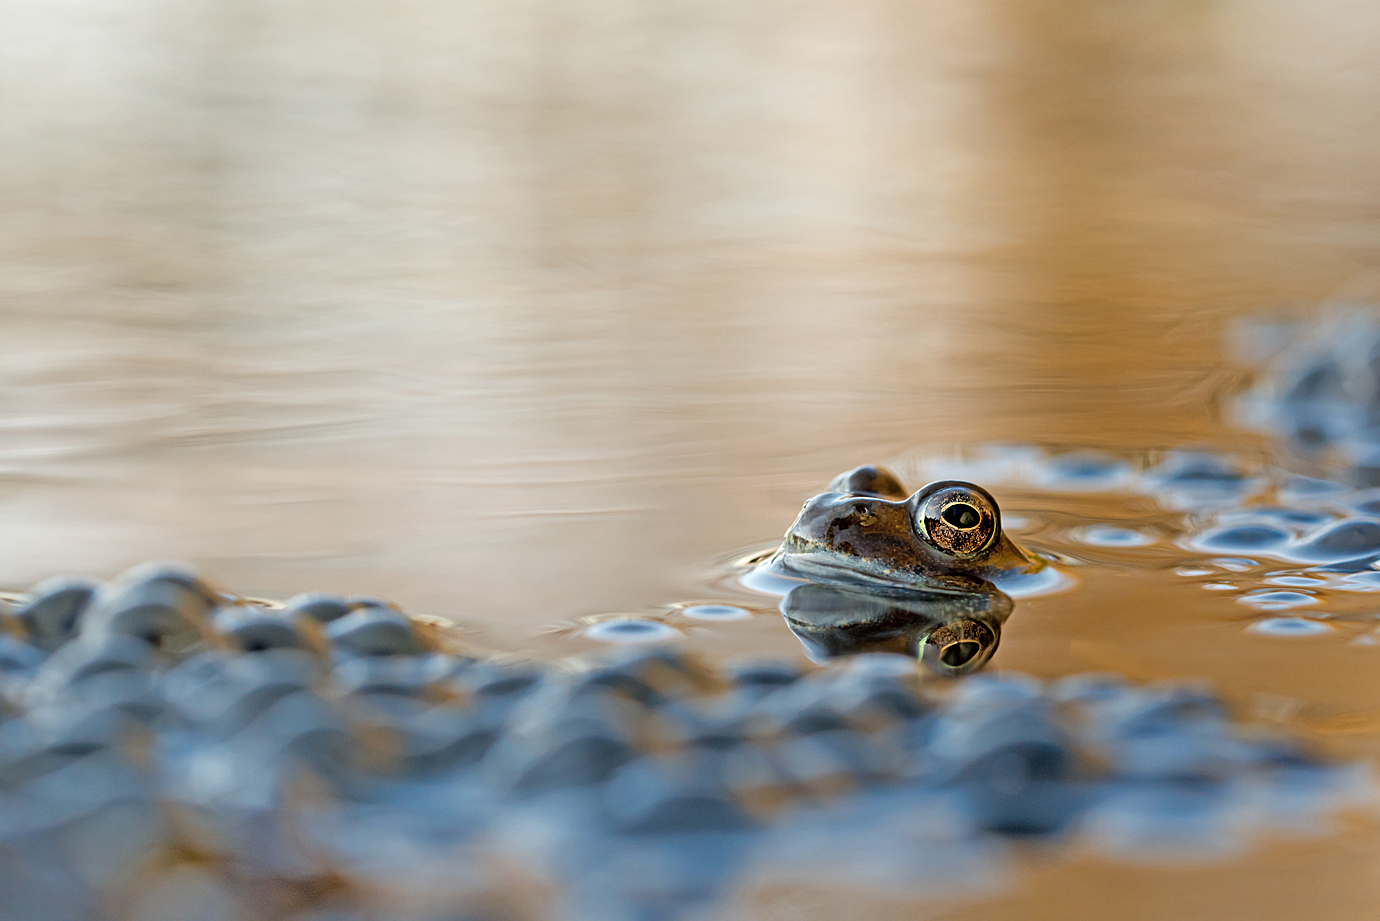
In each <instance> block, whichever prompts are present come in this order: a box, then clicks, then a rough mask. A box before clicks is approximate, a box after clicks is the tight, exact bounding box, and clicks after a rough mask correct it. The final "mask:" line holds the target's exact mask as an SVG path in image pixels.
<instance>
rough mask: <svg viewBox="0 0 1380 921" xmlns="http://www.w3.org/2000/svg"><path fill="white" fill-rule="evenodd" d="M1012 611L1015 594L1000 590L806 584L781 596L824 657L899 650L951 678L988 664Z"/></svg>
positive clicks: (790, 621) (796, 629) (813, 653)
mask: <svg viewBox="0 0 1380 921" xmlns="http://www.w3.org/2000/svg"><path fill="white" fill-rule="evenodd" d="M1011 609H1012V602H1011V599H1010V598H1009V597H1008V596H1007V595H1005V594H1003V593H1002V592H1001V591H999V590H997V589H996V588H992V589H991V590H990V591H987V592H972V593H969V594H961V595H955V594H951V593H940V592H927V591H922V590H917V589H892V590H886V589H881V590H877V589H874V590H871V591H863V590H859V589H856V588H845V587H843V586H838V585H824V584H821V583H817V582H804V583H801V584H800V585H797V586H796V587H795V588H793V589H791V590H790V591H789V592H787V593H786V597H784V598H782V599H781V613H782V614H783V615H785V618H786V625H787V626H789V627H790V628H791V632H792V633H794V634H795V635H796V636H797V637H799V638H800V641H801V642H802V643H803V644H805V648H806V650H807V651H808V652H809V654H810V657H811V658H813V659H815V660H817V661H819V660H823V659H828V658H833V657H835V656H847V655H856V654H857V653H862V652H894V653H900V654H902V655H908V656H912V657H915V658H917V659H919V660H920V661H921V662H922V663H923V664H924V665H925V666H926V667H927V668H928V669H929V670H930V671H932V672H935V673H936V674H940V675H944V676H957V675H964V674H967V673H968V672H973V671H977V670H978V669H980V668H982V667H983V666H984V665H986V664H987V660H988V659H990V658H992V654H993V653H994V652H996V649H997V644H998V643H1000V642H1001V628H1002V624H1003V623H1005V622H1006V618H1007V617H1008V616H1009V615H1010V613H1011Z"/></svg>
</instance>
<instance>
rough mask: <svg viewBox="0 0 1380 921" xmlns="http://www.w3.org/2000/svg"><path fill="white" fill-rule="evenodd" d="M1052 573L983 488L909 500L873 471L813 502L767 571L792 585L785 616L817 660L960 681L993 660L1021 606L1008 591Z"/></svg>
mask: <svg viewBox="0 0 1380 921" xmlns="http://www.w3.org/2000/svg"><path fill="white" fill-rule="evenodd" d="M1045 566H1046V564H1045V561H1044V560H1042V559H1040V558H1039V557H1036V556H1033V555H1032V554H1029V553H1027V552H1026V551H1025V550H1023V549H1022V548H1021V547H1020V546H1018V545H1017V544H1016V543H1015V541H1013V540H1012V539H1011V538H1010V537H1008V536H1007V535H1006V534H1005V533H1004V532H1003V531H1002V527H1001V509H1000V507H999V506H998V505H997V501H996V499H995V498H993V497H992V494H991V493H989V492H988V491H987V490H985V489H983V488H982V487H981V486H978V485H977V484H975V483H969V482H965V481H962V480H939V481H936V482H933V483H930V484H928V485H927V486H924V487H922V488H920V489H918V490H916V491H915V492H914V493H911V492H908V491H907V490H906V488H905V487H904V486H903V485H902V482H901V480H900V478H899V477H897V476H896V474H894V473H892V472H891V471H890V470H887V469H886V468H885V467H881V466H877V465H874V464H866V465H863V466H860V467H855V468H854V469H852V470H849V471H846V472H844V473H841V474H839V475H838V476H837V477H835V478H834V480H833V482H831V483H830V484H829V487H828V489H827V490H826V491H825V492H823V493H821V494H819V495H817V496H815V497H813V498H811V499H810V500H808V501H807V502H806V503H805V505H804V507H803V508H802V509H801V511H800V514H799V515H798V516H797V517H796V520H795V522H794V523H793V524H792V525H791V527H790V530H789V531H787V532H786V536H785V538H784V539H783V540H782V542H781V545H780V547H779V548H778V549H777V550H776V552H775V553H774V554H772V555H771V557H770V558H769V559H767V560H766V561H765V562H764V563H763V564H761V567H760V568H761V569H763V570H764V571H767V572H769V573H770V574H771V576H772V577H773V578H774V579H776V580H777V584H782V585H785V586H786V589H785V592H784V597H783V598H782V600H781V604H780V609H781V613H782V615H783V616H784V617H785V618H786V623H787V625H788V627H789V628H790V629H791V631H792V632H793V633H794V634H795V635H796V636H797V637H798V638H799V639H800V640H801V642H802V643H803V644H804V645H805V648H806V651H807V652H808V653H809V654H810V656H811V658H815V659H818V660H823V659H827V658H833V657H836V656H843V655H855V654H858V653H862V652H899V653H903V654H907V655H910V656H914V657H916V658H917V659H919V660H920V662H921V663H923V664H924V665H926V666H927V667H928V668H929V669H930V670H931V671H933V672H937V673H939V674H942V675H946V676H957V675H962V674H967V673H969V672H971V671H975V670H977V669H979V668H982V667H983V666H984V665H985V664H986V663H987V661H988V660H989V659H990V658H991V657H992V654H993V653H994V652H995V651H996V648H997V645H998V644H999V643H1000V641H1001V629H1002V625H1003V624H1004V623H1005V622H1006V619H1007V617H1008V616H1009V615H1010V613H1011V611H1012V609H1013V607H1014V602H1013V601H1012V599H1011V597H1010V595H1008V594H1007V593H1006V592H1005V591H1003V590H1002V586H1007V587H1012V588H1015V587H1018V586H1020V585H1021V584H1022V582H1024V581H1026V580H1029V579H1030V578H1032V577H1034V576H1036V575H1037V574H1038V573H1040V572H1041V571H1043V570H1044V569H1045Z"/></svg>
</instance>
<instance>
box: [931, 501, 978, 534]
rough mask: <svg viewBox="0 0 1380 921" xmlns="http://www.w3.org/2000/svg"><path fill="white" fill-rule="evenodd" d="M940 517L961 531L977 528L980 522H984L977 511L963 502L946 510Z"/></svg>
mask: <svg viewBox="0 0 1380 921" xmlns="http://www.w3.org/2000/svg"><path fill="white" fill-rule="evenodd" d="M939 517H940V518H943V519H944V520H945V521H947V522H948V523H949V524H951V525H953V526H954V527H955V528H958V529H959V530H960V531H967V530H968V529H969V528H976V527H977V526H978V522H979V521H981V520H982V517H981V516H980V515H978V510H977V509H975V508H973V507H972V506H971V505H966V504H964V503H962V502H955V503H954V504H953V505H951V506H949V507H948V508H946V509H944V511H943V512H942V513H940V516H939Z"/></svg>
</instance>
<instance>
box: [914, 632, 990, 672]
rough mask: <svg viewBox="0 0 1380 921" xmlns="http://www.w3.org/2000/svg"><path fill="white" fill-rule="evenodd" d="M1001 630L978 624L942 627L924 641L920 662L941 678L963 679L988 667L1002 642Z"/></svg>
mask: <svg viewBox="0 0 1380 921" xmlns="http://www.w3.org/2000/svg"><path fill="white" fill-rule="evenodd" d="M1000 637H1001V634H1000V632H999V628H998V629H993V628H992V627H989V626H988V625H986V624H984V623H981V622H980V621H976V620H960V621H955V622H954V623H951V624H941V625H940V626H938V627H936V628H935V629H934V630H933V631H931V633H930V634H929V636H927V637H925V640H924V643H923V645H922V646H921V648H920V661H921V663H923V664H924V665H925V666H926V667H927V668H929V669H930V670H931V671H933V672H935V673H937V674H940V675H949V676H953V675H963V674H967V673H968V672H972V671H976V670H978V669H979V668H982V666H983V665H985V664H987V660H988V659H990V658H991V657H992V653H993V652H995V651H996V648H997V644H998V643H999V642H1001V638H1000Z"/></svg>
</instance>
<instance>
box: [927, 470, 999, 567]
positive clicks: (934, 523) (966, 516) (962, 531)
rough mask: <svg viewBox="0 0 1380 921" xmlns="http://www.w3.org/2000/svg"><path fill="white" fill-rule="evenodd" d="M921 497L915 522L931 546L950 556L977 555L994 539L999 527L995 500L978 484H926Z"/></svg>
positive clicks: (954, 482) (951, 482)
mask: <svg viewBox="0 0 1380 921" xmlns="http://www.w3.org/2000/svg"><path fill="white" fill-rule="evenodd" d="M916 498H917V499H919V500H920V502H919V509H918V511H917V512H916V524H917V525H918V526H919V531H920V534H921V536H923V537H924V538H925V539H926V540H927V541H928V542H929V543H930V544H931V545H932V546H933V547H935V548H936V549H937V550H940V551H942V552H944V553H947V554H949V555H950V556H957V557H972V556H977V555H978V554H979V553H981V552H982V551H984V550H986V549H987V548H988V547H990V546H992V542H993V541H994V540H996V538H997V533H998V531H999V530H1000V528H999V524H1000V517H999V516H1000V513H999V512H998V511H997V503H996V501H995V500H993V499H992V497H991V496H989V495H988V494H987V491H986V490H984V489H982V488H981V487H978V486H974V485H973V484H971V483H959V482H956V481H950V482H946V483H935V484H932V485H930V486H927V487H926V488H925V489H924V490H922V491H921V493H920V495H918V496H917V497H916Z"/></svg>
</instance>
